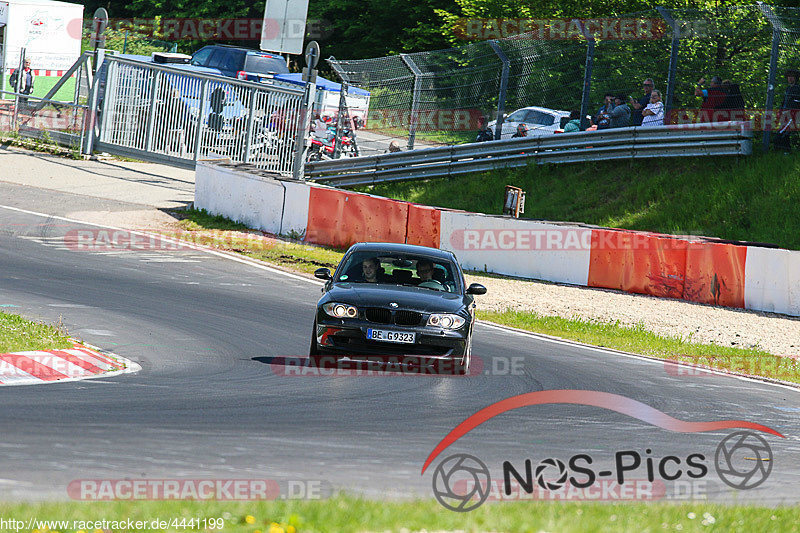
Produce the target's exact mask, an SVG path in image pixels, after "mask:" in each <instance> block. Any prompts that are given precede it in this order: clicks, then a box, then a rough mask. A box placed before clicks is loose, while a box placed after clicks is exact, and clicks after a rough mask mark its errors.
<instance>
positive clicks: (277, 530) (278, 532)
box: [269, 522, 284, 533]
mask: <svg viewBox="0 0 800 533" xmlns="http://www.w3.org/2000/svg"><path fill="white" fill-rule="evenodd" d="M269 533H284V531H283V528H282V527H281V526H279V525H278V524H276V523H275V522H273V523H272V524H270V526H269Z"/></svg>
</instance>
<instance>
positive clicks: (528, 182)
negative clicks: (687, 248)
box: [356, 153, 800, 250]
mask: <svg viewBox="0 0 800 533" xmlns="http://www.w3.org/2000/svg"><path fill="white" fill-rule="evenodd" d="M506 185H515V186H517V187H521V188H522V189H523V190H524V191H526V193H527V195H526V198H525V216H526V217H530V218H536V219H545V220H559V221H571V222H585V223H589V224H597V225H600V226H609V227H618V228H626V229H633V230H643V231H655V232H661V233H670V234H676V235H706V236H713V237H721V238H724V239H734V240H743V241H760V242H767V243H773V244H777V245H779V246H782V247H785V248H789V249H795V250H797V249H800V232H798V231H797V225H796V223H795V221H796V220H797V219H798V216H800V207H798V206H800V154H797V153H795V154H792V155H788V156H787V155H784V154H776V153H768V154H763V153H756V154H753V155H752V156H747V157H697V158H678V159H654V160H644V161H602V162H595V163H581V164H563V165H535V164H532V165H529V166H528V167H525V168H518V169H500V170H496V171H492V172H484V173H476V174H468V175H465V176H459V177H458V178H457V181H456V180H454V179H449V178H443V179H434V180H428V181H408V182H399V183H386V184H379V185H374V186H365V187H358V188H356V189H357V190H362V191H365V192H370V193H372V194H378V195H381V196H388V197H389V198H396V199H400V200H408V201H412V202H417V203H421V204H425V205H434V206H440V207H449V208H454V209H465V210H467V211H473V212H480V213H489V214H500V213H501V212H502V203H503V194H504V192H503V191H504V188H505V186H506Z"/></svg>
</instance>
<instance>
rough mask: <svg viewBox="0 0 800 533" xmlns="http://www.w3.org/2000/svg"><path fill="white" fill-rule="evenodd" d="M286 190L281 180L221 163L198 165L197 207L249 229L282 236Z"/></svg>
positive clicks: (195, 196) (199, 163) (196, 178)
mask: <svg viewBox="0 0 800 533" xmlns="http://www.w3.org/2000/svg"><path fill="white" fill-rule="evenodd" d="M284 191H285V187H284V185H283V182H282V181H280V180H275V179H271V178H267V177H264V176H259V175H256V174H250V173H247V172H244V171H242V170H236V169H234V168H228V167H225V166H222V165H219V164H211V163H207V162H203V161H198V162H197V167H196V171H195V193H194V198H195V200H194V205H195V207H196V208H197V209H205V210H206V211H208V212H209V213H210V214H212V215H222V216H224V217H226V218H229V219H231V220H234V221H236V222H241V223H242V224H245V225H246V226H247V227H250V228H254V229H260V230H263V231H267V232H269V233H273V234H280V233H281V222H282V219H283V202H284ZM307 210H308V197H307V196H306V212H307Z"/></svg>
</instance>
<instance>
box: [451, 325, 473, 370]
mask: <svg viewBox="0 0 800 533" xmlns="http://www.w3.org/2000/svg"><path fill="white" fill-rule="evenodd" d="M471 361H472V332H471V331H470V332H469V337H468V338H467V348H466V349H465V350H464V355H462V356H461V359H460V360H459V361H457V362H456V366H455V373H456V374H457V375H459V376H464V375H466V374H467V372H469V364H470V362H471Z"/></svg>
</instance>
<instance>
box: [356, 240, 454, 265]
mask: <svg viewBox="0 0 800 533" xmlns="http://www.w3.org/2000/svg"><path fill="white" fill-rule="evenodd" d="M350 251H354V252H355V251H363V252H387V253H404V254H415V255H425V256H428V257H430V258H434V259H446V260H448V261H455V256H454V255H453V253H452V252H449V251H447V250H439V249H438V248H429V247H427V246H417V245H416V244H400V243H396V242H360V243H358V244H354V245H353V246H351V247H350Z"/></svg>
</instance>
